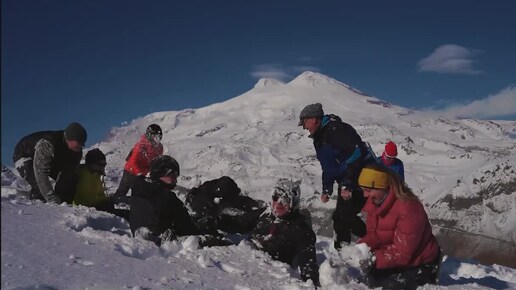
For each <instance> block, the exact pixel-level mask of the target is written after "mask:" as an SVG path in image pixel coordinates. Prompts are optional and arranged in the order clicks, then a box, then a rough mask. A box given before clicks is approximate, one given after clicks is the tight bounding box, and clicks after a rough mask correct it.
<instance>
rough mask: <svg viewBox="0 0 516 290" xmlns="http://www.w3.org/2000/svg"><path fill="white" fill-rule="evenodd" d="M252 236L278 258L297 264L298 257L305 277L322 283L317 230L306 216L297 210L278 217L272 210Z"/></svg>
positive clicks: (260, 222) (304, 278) (316, 282)
mask: <svg viewBox="0 0 516 290" xmlns="http://www.w3.org/2000/svg"><path fill="white" fill-rule="evenodd" d="M251 239H252V241H253V242H254V243H255V244H257V246H258V247H259V248H260V249H261V250H263V251H265V252H267V253H268V254H269V255H270V256H271V257H272V258H273V259H275V260H278V261H281V262H284V263H287V264H289V265H290V266H293V265H294V261H295V260H296V258H297V265H298V266H299V270H300V272H301V278H302V280H303V281H306V280H308V279H311V280H312V281H313V282H314V284H315V285H319V269H318V265H317V259H316V255H315V241H316V239H315V233H314V231H313V230H312V229H311V228H310V226H309V225H308V224H307V223H306V222H305V217H304V216H303V215H301V214H300V213H298V212H293V213H290V214H289V215H288V216H286V217H284V218H276V217H275V216H274V215H273V214H272V213H268V214H264V215H262V216H261V217H260V220H259V222H258V225H257V226H256V228H255V229H254V230H253V231H252V233H251Z"/></svg>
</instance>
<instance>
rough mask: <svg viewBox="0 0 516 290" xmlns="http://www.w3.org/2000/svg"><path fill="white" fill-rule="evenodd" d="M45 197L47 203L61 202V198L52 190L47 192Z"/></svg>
mask: <svg viewBox="0 0 516 290" xmlns="http://www.w3.org/2000/svg"><path fill="white" fill-rule="evenodd" d="M45 199H46V201H47V202H48V203H53V204H61V199H60V198H59V196H57V195H56V194H55V193H54V191H50V192H48V193H47V196H46V197H45Z"/></svg>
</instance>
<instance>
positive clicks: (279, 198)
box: [272, 188, 291, 205]
mask: <svg viewBox="0 0 516 290" xmlns="http://www.w3.org/2000/svg"><path fill="white" fill-rule="evenodd" d="M276 190H280V191H282V192H284V191H283V190H281V189H279V188H277V189H276ZM272 201H274V202H280V203H282V204H284V205H289V204H290V202H291V200H290V197H288V196H287V195H285V194H281V193H278V192H274V194H273V195H272Z"/></svg>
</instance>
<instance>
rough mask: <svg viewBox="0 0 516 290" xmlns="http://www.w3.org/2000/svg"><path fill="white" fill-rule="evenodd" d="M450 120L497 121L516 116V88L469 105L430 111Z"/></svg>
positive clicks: (511, 87) (504, 90)
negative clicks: (497, 118)
mask: <svg viewBox="0 0 516 290" xmlns="http://www.w3.org/2000/svg"><path fill="white" fill-rule="evenodd" d="M428 113H435V114H438V115H440V116H443V117H448V118H479V119H488V118H491V119H495V118H496V117H504V116H508V115H513V114H516V87H515V86H509V87H507V88H505V89H503V90H501V91H500V92H498V93H496V94H494V95H490V96H488V97H487V98H485V99H482V100H476V101H473V102H471V103H469V104H461V105H457V104H456V105H451V106H449V107H447V108H445V109H442V110H438V111H428Z"/></svg>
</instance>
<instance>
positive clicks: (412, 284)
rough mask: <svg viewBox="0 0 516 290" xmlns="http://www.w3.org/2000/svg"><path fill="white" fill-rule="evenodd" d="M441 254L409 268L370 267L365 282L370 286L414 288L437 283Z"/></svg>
mask: <svg viewBox="0 0 516 290" xmlns="http://www.w3.org/2000/svg"><path fill="white" fill-rule="evenodd" d="M440 262H441V254H440V253H438V255H437V257H436V258H435V259H434V260H433V261H432V262H430V263H428V264H423V265H421V266H417V267H410V268H392V269H377V268H376V267H373V268H371V270H370V272H369V274H368V277H367V278H368V281H367V284H368V286H369V287H370V288H377V287H381V288H382V289H395V290H398V289H400V290H415V289H417V287H419V286H422V285H425V284H437V278H438V275H439V263H440Z"/></svg>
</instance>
